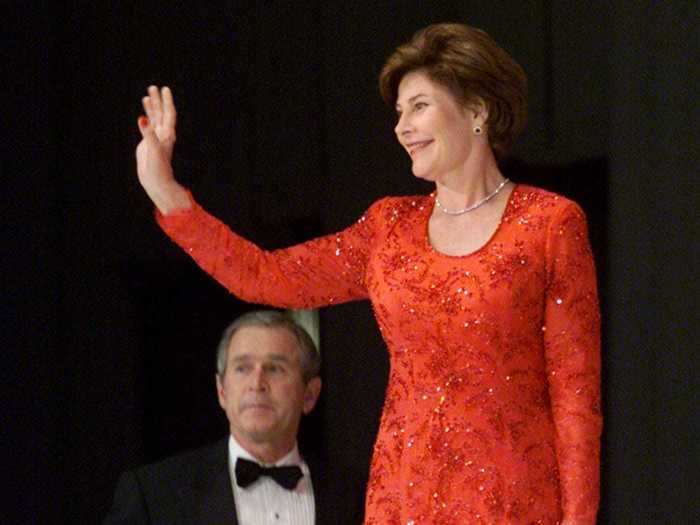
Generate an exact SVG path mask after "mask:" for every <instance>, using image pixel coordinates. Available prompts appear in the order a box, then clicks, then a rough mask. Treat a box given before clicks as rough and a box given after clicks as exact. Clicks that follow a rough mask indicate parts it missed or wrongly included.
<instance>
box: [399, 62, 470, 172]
mask: <svg viewBox="0 0 700 525" xmlns="http://www.w3.org/2000/svg"><path fill="white" fill-rule="evenodd" d="M396 111H397V114H398V116H399V120H398V122H397V124H396V127H395V128H394V131H395V132H396V137H397V138H398V140H399V143H400V144H401V145H402V146H403V147H404V148H405V149H406V151H407V152H408V155H409V156H410V157H411V161H412V163H413V168H412V171H413V174H414V175H415V176H416V177H420V178H422V179H426V180H430V181H437V180H441V179H443V178H445V177H446V176H449V175H451V174H455V175H459V174H460V173H461V171H462V169H463V168H464V166H465V164H466V162H467V159H468V158H469V155H470V154H471V151H472V148H473V145H474V135H473V127H474V125H475V118H477V116H476V115H475V112H474V111H470V110H468V109H467V108H465V107H463V106H462V105H460V104H459V103H458V102H457V100H455V98H454V97H453V96H452V94H451V93H450V92H449V91H448V90H447V89H446V88H444V87H442V86H441V85H440V84H436V83H435V82H433V81H432V80H430V78H428V76H427V75H426V74H425V73H423V72H421V71H413V72H411V73H408V74H406V75H405V76H404V77H403V78H402V79H401V83H400V84H399V89H398V98H397V101H396Z"/></svg>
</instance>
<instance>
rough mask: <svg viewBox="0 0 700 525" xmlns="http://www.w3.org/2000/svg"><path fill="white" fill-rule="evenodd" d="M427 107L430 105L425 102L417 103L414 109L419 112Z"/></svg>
mask: <svg viewBox="0 0 700 525" xmlns="http://www.w3.org/2000/svg"><path fill="white" fill-rule="evenodd" d="M427 105H428V104H426V103H425V102H417V103H416V105H415V106H413V107H414V109H416V110H419V109H423V108H424V107H426V106H427Z"/></svg>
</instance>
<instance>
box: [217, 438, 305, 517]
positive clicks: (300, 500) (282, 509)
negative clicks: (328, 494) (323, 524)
mask: <svg viewBox="0 0 700 525" xmlns="http://www.w3.org/2000/svg"><path fill="white" fill-rule="evenodd" d="M228 452H229V454H228V467H229V473H230V475H231V485H232V486H233V499H234V501H235V502H236V514H237V515H238V523H239V525H314V523H315V516H316V506H315V503H314V491H313V487H312V485H311V475H310V473H309V467H308V465H307V464H306V463H305V462H304V460H303V459H302V458H301V455H300V454H299V448H298V447H297V445H296V444H295V445H294V448H293V449H292V451H291V452H290V453H289V454H287V455H286V456H284V457H283V458H282V459H280V460H279V461H277V462H276V463H274V464H273V465H269V464H265V465H264V466H266V467H270V466H275V467H278V466H283V465H299V467H301V471H302V473H303V474H304V477H303V478H301V479H300V480H299V483H298V484H297V486H296V488H295V489H294V490H287V489H285V488H283V487H281V486H279V485H278V484H277V482H276V481H275V480H273V479H272V478H270V477H269V476H260V478H259V479H258V480H257V481H255V482H254V483H252V484H251V485H248V486H247V487H245V488H242V487H239V486H238V484H237V483H236V458H239V457H241V458H245V459H249V460H251V461H255V462H258V463H259V461H258V460H257V459H255V458H254V457H253V456H252V455H251V454H249V453H248V452H247V451H246V450H245V449H244V448H243V447H241V446H240V445H239V444H238V442H237V441H236V440H235V438H234V437H233V436H231V437H230V438H229V442H228Z"/></svg>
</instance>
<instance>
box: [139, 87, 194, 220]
mask: <svg viewBox="0 0 700 525" xmlns="http://www.w3.org/2000/svg"><path fill="white" fill-rule="evenodd" d="M142 102H143V109H144V111H145V112H146V116H141V117H139V120H138V126H139V131H140V132H141V137H142V138H141V142H139V145H138V146H137V147H136V172H137V174H138V178H139V182H140V183H141V186H143V188H144V190H146V193H147V194H148V196H149V197H150V198H151V200H152V201H153V203H154V204H155V205H156V206H157V207H158V209H159V210H160V211H161V213H164V214H167V213H168V212H171V211H173V210H176V209H183V208H188V207H189V206H190V200H189V197H188V195H187V192H186V191H185V189H184V188H183V187H182V186H180V185H179V184H178V183H177V181H176V180H175V176H174V175H173V168H172V163H171V161H172V156H173V147H174V146H175V126H176V122H177V112H176V110H175V103H174V102H173V95H172V92H171V91H170V88H168V87H163V88H162V89H158V88H157V87H156V86H150V87H149V88H148V96H145V97H143V100H142Z"/></svg>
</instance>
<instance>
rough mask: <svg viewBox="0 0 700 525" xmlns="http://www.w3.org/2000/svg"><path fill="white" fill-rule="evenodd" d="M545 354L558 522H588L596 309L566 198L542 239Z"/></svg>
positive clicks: (577, 216) (580, 222)
mask: <svg viewBox="0 0 700 525" xmlns="http://www.w3.org/2000/svg"><path fill="white" fill-rule="evenodd" d="M547 272H548V279H547V289H546V305H545V327H544V328H545V336H544V337H545V352H546V361H547V376H548V381H549V393H550V399H551V404H552V412H553V419H554V425H555V430H556V437H555V444H556V452H557V462H558V466H559V477H560V486H561V493H562V510H563V518H564V519H565V520H567V519H568V520H572V521H574V522H576V523H582V524H583V523H586V524H595V520H596V513H597V510H598V501H599V484H600V474H599V470H600V434H601V430H602V417H601V408H600V311H599V306H598V295H597V286H596V274H595V267H594V263H593V257H592V253H591V250H590V246H589V243H588V234H587V226H586V219H585V216H584V214H583V212H582V211H581V209H580V208H579V207H578V206H577V205H576V204H574V203H571V202H569V203H567V205H566V206H565V207H563V208H562V209H561V210H560V211H559V213H558V215H557V216H556V217H555V218H554V219H553V221H552V223H551V224H550V228H549V234H548V239H547Z"/></svg>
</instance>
